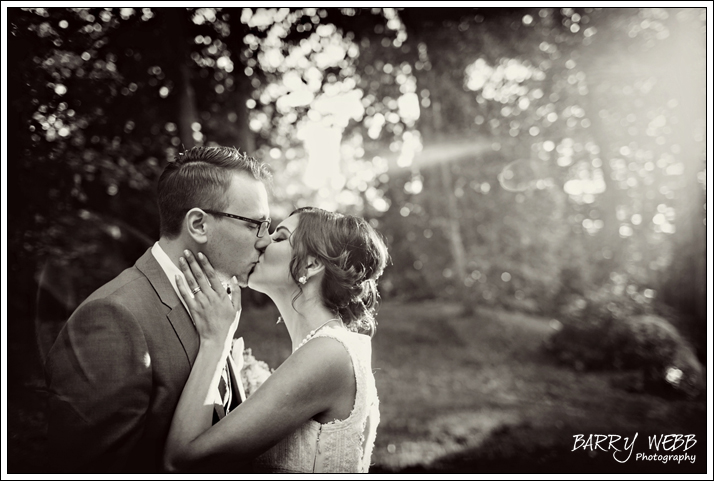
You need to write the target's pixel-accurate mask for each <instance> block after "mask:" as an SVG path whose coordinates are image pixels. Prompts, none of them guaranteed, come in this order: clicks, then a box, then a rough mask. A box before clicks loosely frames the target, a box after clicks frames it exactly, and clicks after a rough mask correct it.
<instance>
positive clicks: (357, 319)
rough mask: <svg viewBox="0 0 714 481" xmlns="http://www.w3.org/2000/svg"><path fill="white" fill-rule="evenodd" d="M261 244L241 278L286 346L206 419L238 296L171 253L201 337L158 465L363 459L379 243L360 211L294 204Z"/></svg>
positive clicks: (335, 467)
mask: <svg viewBox="0 0 714 481" xmlns="http://www.w3.org/2000/svg"><path fill="white" fill-rule="evenodd" d="M271 241H272V242H271V243H270V244H269V245H268V246H267V247H266V249H265V251H264V253H263V254H262V255H261V257H260V260H259V262H258V264H257V265H256V267H255V269H254V271H253V273H252V274H251V276H250V278H249V284H248V285H249V287H251V288H252V289H255V290H257V291H260V292H263V293H265V294H267V295H268V296H270V298H271V299H272V300H273V302H275V304H276V305H277V307H278V309H279V311H280V314H281V317H282V319H283V320H284V322H285V326H286V327H287V329H288V333H289V334H290V339H291V340H292V348H293V352H292V354H291V355H290V356H289V357H288V358H287V359H286V360H285V362H284V363H283V364H282V365H281V366H280V367H279V368H278V369H277V370H275V372H274V373H273V374H272V375H271V376H270V377H269V378H268V379H267V380H266V381H265V383H264V384H263V385H262V386H261V387H260V388H259V389H258V390H257V391H256V392H255V393H253V394H252V395H251V396H250V397H248V399H246V400H245V401H244V402H243V403H242V404H240V405H239V406H238V407H237V408H235V409H234V410H233V411H231V412H230V413H229V414H228V415H227V416H226V417H225V418H224V419H222V420H221V421H220V422H218V423H217V424H215V425H213V426H212V425H211V422H212V413H213V403H212V398H211V395H210V394H209V393H212V392H214V391H215V389H216V386H217V385H218V382H219V378H220V372H221V363H222V361H223V360H225V357H226V355H227V352H228V349H229V348H230V341H231V339H229V337H231V336H230V333H232V332H234V330H235V324H234V323H235V322H236V321H235V320H237V319H238V317H237V316H236V312H238V313H240V309H241V306H240V293H239V292H237V293H235V292H234V293H233V296H232V300H231V297H230V296H229V295H228V294H227V293H226V292H225V291H223V290H222V289H220V288H218V290H214V289H213V288H211V286H216V287H217V286H220V285H221V284H220V282H219V281H218V278H217V277H216V274H215V272H214V270H213V268H212V267H211V265H210V263H209V261H208V260H207V259H206V258H205V256H203V255H202V254H201V253H199V254H198V256H197V257H198V260H196V258H195V257H194V256H193V255H187V256H186V257H187V258H186V259H185V260H182V262H180V267H181V270H182V271H183V273H184V275H185V276H186V282H187V284H188V286H186V285H185V284H184V283H183V282H182V281H181V282H179V291H180V293H181V295H182V297H183V298H184V300H185V301H186V303H187V305H188V307H189V310H190V312H191V315H192V317H193V319H194V321H195V323H196V328H197V330H198V333H199V335H200V339H201V340H200V348H199V352H198V356H197V357H196V360H195V362H194V365H193V368H192V371H191V375H190V376H189V378H188V381H187V383H186V385H185V387H184V390H183V393H182V395H181V398H180V400H179V403H178V406H177V408H176V412H175V414H174V417H173V422H172V424H171V430H170V432H169V436H168V440H167V443H166V449H165V453H164V465H165V468H166V469H167V470H168V471H171V472H176V471H186V470H194V469H196V468H198V469H202V468H201V467H202V466H207V465H210V466H212V467H213V468H215V467H216V466H221V467H222V468H221V469H225V470H230V466H231V465H235V466H238V465H241V464H242V463H245V461H246V460H250V459H255V463H254V467H255V470H256V471H257V472H297V473H305V472H323V473H324V472H342V473H345V472H361V473H364V472H367V470H368V468H369V464H370V459H371V455H372V448H373V446H374V439H375V434H376V428H377V424H378V422H379V400H378V398H377V391H376V387H375V382H374V377H373V375H372V368H371V344H370V340H371V337H370V336H371V335H372V334H373V333H374V328H375V322H374V309H375V307H376V301H377V298H378V292H377V286H376V281H377V279H378V278H379V277H380V276H381V274H382V272H383V270H384V268H385V266H386V264H387V262H388V254H387V248H386V246H385V244H384V242H383V241H382V239H381V237H380V236H379V235H378V234H377V233H376V232H375V231H374V229H373V228H372V227H371V226H370V225H369V223H367V222H366V221H365V220H364V219H361V218H358V217H354V216H349V215H341V214H336V213H332V212H327V211H324V210H321V209H316V208H311V207H308V208H303V209H298V210H296V211H295V212H293V213H292V214H291V215H290V216H289V217H288V218H287V219H285V221H283V222H282V223H281V224H280V225H279V226H278V227H277V229H276V230H275V232H274V234H273V235H272V237H271ZM189 254H190V253H189ZM178 279H179V280H180V278H178ZM191 292H196V295H195V297H193V296H192V294H191ZM365 333H368V334H369V335H365Z"/></svg>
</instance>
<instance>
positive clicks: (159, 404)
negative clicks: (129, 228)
mask: <svg viewBox="0 0 714 481" xmlns="http://www.w3.org/2000/svg"><path fill="white" fill-rule="evenodd" d="M198 347H199V336H198V333H197V332H196V329H195V327H194V325H193V323H192V321H191V318H190V316H189V314H188V312H187V311H186V309H185V308H184V306H183V304H182V303H181V301H180V299H179V298H178V296H177V295H176V292H175V291H174V289H173V287H172V286H171V284H170V282H169V280H168V278H167V277H166V274H165V273H164V271H163V270H162V269H161V266H160V265H159V263H158V262H157V261H156V259H155V258H154V256H153V255H152V254H151V249H149V250H147V251H146V253H144V255H143V256H142V257H141V258H140V259H139V260H138V261H137V262H136V264H135V265H134V266H133V267H130V268H128V269H126V270H125V271H124V272H122V273H121V274H119V276H117V277H116V278H114V279H113V280H111V281H110V282H108V283H107V284H105V285H104V286H102V287H100V288H99V289H98V290H97V291H95V292H94V293H92V294H91V295H90V296H89V297H88V298H87V299H86V300H85V301H84V302H83V303H82V304H81V305H80V306H79V307H78V308H77V309H76V310H75V312H74V313H73V314H72V316H71V317H70V318H69V320H68V321H67V323H66V324H65V326H64V327H63V329H62V330H61V332H60V334H59V336H58V338H57V340H56V341H55V343H54V345H53V346H52V348H51V349H50V352H49V354H48V357H47V361H46V364H45V375H46V379H47V386H48V390H49V411H48V447H49V454H50V461H51V462H52V464H53V466H54V468H55V469H56V471H57V472H93V473H127V472H134V473H156V472H160V471H161V470H162V456H163V449H164V444H165V441H166V436H167V435H168V431H169V427H170V425H171V419H172V416H173V413H174V410H175V409H176V405H177V404H178V400H179V397H180V395H181V392H182V390H183V386H184V384H185V383H186V380H187V379H188V375H189V374H190V372H191V367H192V365H193V361H194V359H195V358H196V355H197V353H198ZM236 395H238V394H237V393H236ZM236 468H238V467H236Z"/></svg>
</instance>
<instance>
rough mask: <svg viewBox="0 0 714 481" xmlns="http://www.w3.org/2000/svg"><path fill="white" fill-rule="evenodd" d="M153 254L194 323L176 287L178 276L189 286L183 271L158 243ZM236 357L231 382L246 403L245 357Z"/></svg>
mask: <svg viewBox="0 0 714 481" xmlns="http://www.w3.org/2000/svg"><path fill="white" fill-rule="evenodd" d="M151 254H152V255H153V256H154V258H155V259H156V262H158V263H159V265H160V266H161V269H162V270H163V271H164V273H165V274H166V277H168V278H169V282H170V283H171V287H173V288H174V291H175V292H176V295H177V296H178V298H179V300H180V301H181V304H183V307H185V308H186V312H188V315H189V317H190V318H191V321H193V317H192V316H191V311H190V310H189V309H188V306H187V305H186V301H184V300H183V297H182V296H181V293H180V292H179V290H178V286H177V285H176V276H177V275H178V276H181V279H183V281H184V285H185V286H188V282H186V277H185V276H184V275H183V272H181V269H179V268H178V267H176V264H174V263H173V261H172V260H171V259H170V258H169V256H168V255H167V254H166V252H164V250H163V249H162V248H161V246H160V245H159V243H158V241H157V242H156V243H155V244H154V246H153V247H152V248H151ZM229 295H230V294H229ZM194 324H195V323H194ZM235 342H236V343H237V344H236V347H239V348H238V349H235V350H236V351H240V353H242V352H243V347H244V345H243V338H242V337H239V338H238V339H236V341H235ZM236 357H237V359H236V358H234V357H233V356H232V355H229V356H228V364H229V365H230V366H231V369H232V370H233V373H232V376H230V382H231V383H235V385H236V386H237V388H238V392H239V394H240V397H241V401H245V397H246V396H245V388H244V387H243V383H242V382H241V378H240V371H241V369H242V368H243V356H242V355H240V356H236ZM219 404H220V403H219Z"/></svg>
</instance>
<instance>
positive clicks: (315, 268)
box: [305, 256, 325, 279]
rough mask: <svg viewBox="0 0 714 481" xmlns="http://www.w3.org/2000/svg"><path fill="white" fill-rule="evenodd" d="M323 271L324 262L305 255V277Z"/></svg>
mask: <svg viewBox="0 0 714 481" xmlns="http://www.w3.org/2000/svg"><path fill="white" fill-rule="evenodd" d="M324 271H325V264H323V263H322V261H321V260H320V259H318V258H316V257H313V256H307V264H306V265H305V275H306V276H307V278H308V279H309V278H311V277H312V276H315V275H318V274H321V273H322V272H324Z"/></svg>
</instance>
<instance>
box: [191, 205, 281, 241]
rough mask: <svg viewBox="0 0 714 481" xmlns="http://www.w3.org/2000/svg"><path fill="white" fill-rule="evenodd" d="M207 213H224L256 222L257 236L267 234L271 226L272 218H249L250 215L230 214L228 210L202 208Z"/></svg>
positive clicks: (232, 217) (225, 215)
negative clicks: (219, 210)
mask: <svg viewBox="0 0 714 481" xmlns="http://www.w3.org/2000/svg"><path fill="white" fill-rule="evenodd" d="M201 210H203V211H204V212H205V213H207V214H213V215H222V216H223V217H230V218H231V219H238V220H242V221H243V222H249V223H251V224H255V225H257V226H258V232H256V234H255V235H256V237H259V238H260V237H263V236H264V235H265V234H267V233H268V229H269V228H270V219H269V218H268V219H266V220H255V219H249V218H248V217H241V216H239V215H235V214H228V213H226V212H218V211H217V210H211V209H201Z"/></svg>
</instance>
